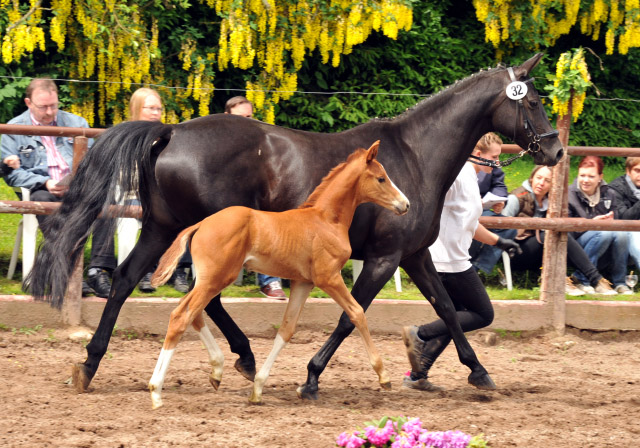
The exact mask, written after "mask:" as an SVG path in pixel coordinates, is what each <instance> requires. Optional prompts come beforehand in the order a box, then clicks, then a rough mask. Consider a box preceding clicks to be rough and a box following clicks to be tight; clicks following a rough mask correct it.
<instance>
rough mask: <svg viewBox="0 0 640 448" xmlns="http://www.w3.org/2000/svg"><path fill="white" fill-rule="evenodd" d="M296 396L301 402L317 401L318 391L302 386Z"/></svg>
mask: <svg viewBox="0 0 640 448" xmlns="http://www.w3.org/2000/svg"><path fill="white" fill-rule="evenodd" d="M296 394H298V398H300V399H301V400H317V399H318V391H317V390H310V389H309V388H308V387H307V386H300V387H298V388H297V389H296Z"/></svg>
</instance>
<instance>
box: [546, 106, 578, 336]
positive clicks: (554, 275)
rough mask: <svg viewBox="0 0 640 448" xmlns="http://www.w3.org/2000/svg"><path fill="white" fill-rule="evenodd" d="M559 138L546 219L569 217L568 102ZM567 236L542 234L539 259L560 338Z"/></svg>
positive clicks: (564, 315) (552, 232)
mask: <svg viewBox="0 0 640 448" xmlns="http://www.w3.org/2000/svg"><path fill="white" fill-rule="evenodd" d="M557 127H558V132H559V134H560V135H559V138H560V141H561V142H562V146H563V147H564V152H565V155H564V157H563V158H562V160H560V162H559V163H558V164H557V165H556V166H555V167H554V168H553V170H552V173H553V174H552V185H551V190H550V192H549V209H548V211H547V217H548V218H559V217H566V216H567V215H568V190H569V189H568V179H569V153H568V152H567V148H568V146H569V130H570V128H571V100H570V101H569V110H568V112H567V114H566V115H564V116H562V117H558V121H557ZM567 237H568V234H567V232H558V231H555V230H548V231H546V232H545V240H544V252H543V256H542V285H541V287H540V300H542V301H544V302H547V303H550V304H551V306H552V317H551V319H552V325H553V328H554V329H555V330H556V332H557V333H558V334H559V335H563V334H564V333H565V327H566V321H567V312H566V303H565V282H566V276H567Z"/></svg>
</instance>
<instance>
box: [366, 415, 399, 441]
mask: <svg viewBox="0 0 640 448" xmlns="http://www.w3.org/2000/svg"><path fill="white" fill-rule="evenodd" d="M394 432H395V431H394V428H393V422H392V421H391V420H387V423H386V424H385V425H384V427H383V428H378V427H377V426H367V427H366V428H365V429H364V435H365V437H366V438H367V440H368V441H369V442H371V443H372V444H374V445H375V446H378V447H383V446H385V444H386V443H387V442H389V439H390V438H391V435H392V434H393V433H394Z"/></svg>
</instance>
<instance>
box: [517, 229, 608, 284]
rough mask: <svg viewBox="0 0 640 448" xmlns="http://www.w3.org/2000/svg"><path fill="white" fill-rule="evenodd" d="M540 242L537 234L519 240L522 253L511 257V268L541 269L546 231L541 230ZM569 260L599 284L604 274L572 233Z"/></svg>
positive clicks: (569, 242) (572, 265)
mask: <svg viewBox="0 0 640 448" xmlns="http://www.w3.org/2000/svg"><path fill="white" fill-rule="evenodd" d="M540 241H542V243H540V242H539V241H538V239H537V238H536V237H535V236H532V237H529V238H527V239H526V240H520V241H518V244H520V248H521V249H522V254H520V255H515V256H514V257H513V258H512V259H511V269H513V270H516V271H527V270H539V269H540V266H542V252H543V249H544V231H542V230H541V231H540ZM567 262H568V263H569V265H570V266H571V267H573V268H574V269H578V270H579V271H581V272H582V273H583V274H584V276H585V277H587V278H588V279H589V282H590V283H591V285H592V286H595V285H597V284H598V282H599V281H600V279H601V278H602V274H600V272H599V271H598V268H596V267H595V266H594V265H593V263H591V261H590V260H589V256H588V255H587V254H586V252H585V251H584V249H583V248H582V246H580V243H578V242H577V241H576V240H575V238H574V237H573V236H571V234H569V237H568V238H567Z"/></svg>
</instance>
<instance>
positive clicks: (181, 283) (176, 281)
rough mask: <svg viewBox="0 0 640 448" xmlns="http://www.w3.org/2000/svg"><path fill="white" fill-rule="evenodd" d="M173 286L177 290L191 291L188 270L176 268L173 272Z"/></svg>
mask: <svg viewBox="0 0 640 448" xmlns="http://www.w3.org/2000/svg"><path fill="white" fill-rule="evenodd" d="M173 288H174V289H175V290H176V291H180V292H182V293H186V292H187V291H189V282H188V281H187V272H186V271H185V270H184V269H180V268H178V269H176V272H175V273H174V274H173Z"/></svg>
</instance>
